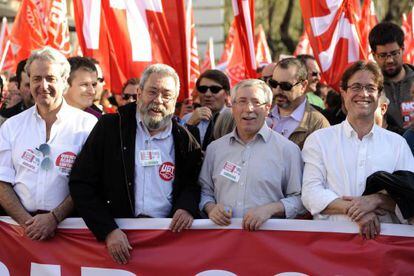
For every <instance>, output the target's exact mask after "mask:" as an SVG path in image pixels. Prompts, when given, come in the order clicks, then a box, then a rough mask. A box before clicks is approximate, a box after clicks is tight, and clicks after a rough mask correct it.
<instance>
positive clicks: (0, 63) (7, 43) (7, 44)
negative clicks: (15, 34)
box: [0, 40, 10, 72]
mask: <svg viewBox="0 0 414 276" xmlns="http://www.w3.org/2000/svg"><path fill="white" fill-rule="evenodd" d="M9 48H10V40H7V42H6V47H5V48H4V51H3V55H2V57H1V61H0V72H1V71H2V70H3V65H4V61H5V60H6V55H7V52H8V51H9Z"/></svg>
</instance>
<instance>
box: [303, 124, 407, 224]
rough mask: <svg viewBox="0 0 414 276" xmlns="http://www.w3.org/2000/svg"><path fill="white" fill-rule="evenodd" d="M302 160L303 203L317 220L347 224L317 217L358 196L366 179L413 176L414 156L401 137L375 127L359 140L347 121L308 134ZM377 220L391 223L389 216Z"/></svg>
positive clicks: (333, 217)
mask: <svg viewBox="0 0 414 276" xmlns="http://www.w3.org/2000/svg"><path fill="white" fill-rule="evenodd" d="M302 156H303V160H304V162H305V168H304V174H303V188H302V200H303V204H304V205H305V207H306V208H307V209H308V210H309V211H310V212H311V213H312V214H313V215H314V217H315V218H316V219H329V220H350V219H349V218H348V217H347V216H346V215H321V214H320V213H321V212H322V211H323V210H324V209H325V208H326V207H327V206H328V205H329V204H330V203H331V202H332V201H334V200H335V199H337V198H340V197H341V196H361V195H362V194H363V192H364V190H365V184H366V179H367V177H368V176H370V175H371V174H373V173H375V172H377V171H386V172H389V173H393V172H394V171H397V170H408V171H413V172H414V158H413V155H412V153H411V151H410V149H409V147H408V145H407V143H406V141H405V140H404V139H403V138H402V137H401V136H399V135H397V134H395V133H393V132H390V131H387V130H385V129H382V128H380V127H378V126H377V125H375V124H374V126H373V128H372V129H371V131H370V132H369V133H368V134H367V135H365V136H364V137H363V138H362V140H360V139H359V138H358V135H357V133H356V132H355V130H354V129H353V128H352V126H351V125H350V123H349V122H348V120H345V121H344V122H342V123H341V124H338V125H335V126H332V127H328V128H324V129H320V130H318V131H316V132H314V133H313V134H311V135H310V136H309V137H308V139H307V140H306V142H305V145H304V148H303V151H302ZM380 219H381V221H382V222H391V221H392V219H391V216H390V215H388V216H386V217H383V218H380Z"/></svg>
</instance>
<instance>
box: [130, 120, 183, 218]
mask: <svg viewBox="0 0 414 276" xmlns="http://www.w3.org/2000/svg"><path fill="white" fill-rule="evenodd" d="M136 118H137V133H136V138H135V215H136V216H138V215H147V216H150V217H154V218H165V217H167V216H168V214H169V213H170V212H171V208H172V183H173V181H174V170H175V150H174V140H173V136H172V133H171V131H172V123H170V124H169V125H168V127H167V128H166V129H165V130H164V131H162V132H160V133H157V134H156V135H154V136H151V135H150V134H149V132H148V130H147V128H146V127H145V125H144V123H143V122H142V121H141V118H140V115H139V112H137V113H136ZM143 150H153V151H157V152H159V153H160V154H161V162H160V163H161V164H157V165H152V166H143V165H142V164H141V162H140V160H141V159H140V156H141V153H142V151H143Z"/></svg>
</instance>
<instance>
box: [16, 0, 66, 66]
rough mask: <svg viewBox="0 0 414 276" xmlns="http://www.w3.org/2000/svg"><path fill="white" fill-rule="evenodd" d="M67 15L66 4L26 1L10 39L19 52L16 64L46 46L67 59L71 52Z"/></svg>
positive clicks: (57, 0) (22, 4)
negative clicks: (57, 51) (59, 52)
mask: <svg viewBox="0 0 414 276" xmlns="http://www.w3.org/2000/svg"><path fill="white" fill-rule="evenodd" d="M66 14H67V8H66V1H65V0H53V1H46V0H23V1H22V3H21V5H20V8H19V11H18V12H17V15H16V18H15V20H14V24H13V29H12V37H11V39H12V43H13V44H15V45H14V46H15V47H16V48H17V61H20V60H22V59H25V58H27V57H29V55H30V52H31V51H32V50H35V49H39V48H42V47H44V46H51V47H53V48H55V49H57V50H59V51H61V52H62V53H63V54H64V55H66V56H68V55H69V53H70V50H71V49H70V43H69V27H68V21H67V15H66Z"/></svg>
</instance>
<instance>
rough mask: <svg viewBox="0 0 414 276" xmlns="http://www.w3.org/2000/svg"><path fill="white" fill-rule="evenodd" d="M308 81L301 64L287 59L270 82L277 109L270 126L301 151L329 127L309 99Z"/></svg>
mask: <svg viewBox="0 0 414 276" xmlns="http://www.w3.org/2000/svg"><path fill="white" fill-rule="evenodd" d="M307 78H308V72H307V70H306V67H305V65H304V64H303V63H302V62H301V61H300V60H298V59H297V58H286V59H283V60H281V61H279V63H278V64H277V65H276V67H275V70H274V71H273V76H272V78H271V79H269V80H268V84H269V86H270V87H271V88H272V90H273V103H274V108H273V110H272V111H271V113H270V115H269V118H268V119H267V123H268V125H269V126H270V127H271V128H272V129H273V130H275V131H276V132H278V133H280V134H281V135H283V136H284V137H286V138H288V139H289V140H291V141H292V142H294V143H295V144H297V145H298V146H299V148H302V147H303V143H304V142H305V139H306V137H308V136H309V135H310V134H311V133H312V132H314V131H315V130H317V129H320V128H324V127H328V126H329V122H328V121H327V120H326V118H325V117H324V116H323V115H322V114H321V113H320V112H318V111H317V110H316V109H314V108H313V107H312V106H311V105H310V103H309V102H308V101H307V99H306V96H305V91H306V87H307V84H308V80H307Z"/></svg>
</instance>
